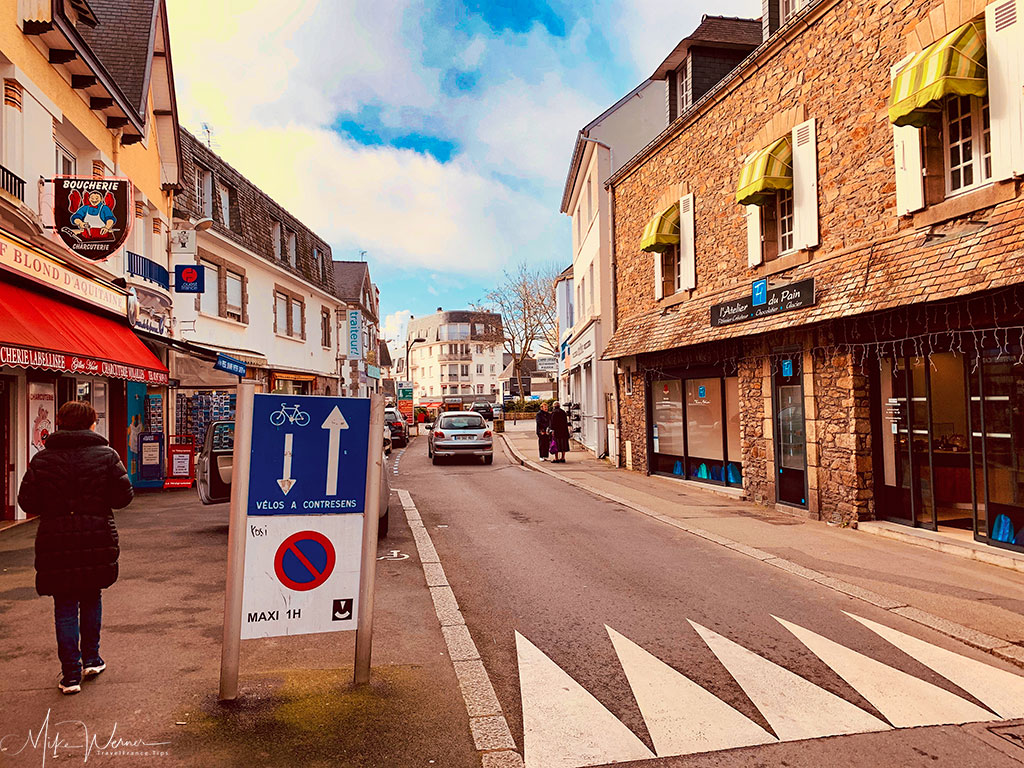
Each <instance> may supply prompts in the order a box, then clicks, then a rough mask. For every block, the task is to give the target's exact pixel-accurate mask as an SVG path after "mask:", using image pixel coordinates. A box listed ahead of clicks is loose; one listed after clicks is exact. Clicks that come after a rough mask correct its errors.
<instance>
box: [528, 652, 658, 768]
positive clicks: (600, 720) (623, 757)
mask: <svg viewBox="0 0 1024 768" xmlns="http://www.w3.org/2000/svg"><path fill="white" fill-rule="evenodd" d="M516 653H517V655H518V657H519V688H520V691H521V694H522V697H523V758H524V763H525V764H526V768H582V766H588V765H603V764H605V763H620V762H626V761H628V760H649V759H651V758H653V757H654V755H653V754H651V750H649V749H648V748H647V746H646V745H645V744H644V743H643V742H642V741H640V739H638V738H637V736H636V734H634V733H633V732H632V731H631V730H629V729H628V728H627V727H626V726H624V725H623V724H622V723H621V722H619V720H618V718H616V717H615V715H613V714H612V713H611V712H609V711H608V710H607V709H606V708H605V706H604V705H603V704H602V703H601V702H599V701H598V700H597V699H595V698H594V697H593V696H592V695H591V694H590V693H589V692H588V691H587V690H586V689H585V688H583V686H581V685H580V684H579V683H577V682H576V681H575V680H573V679H572V678H571V677H569V675H567V674H566V673H565V672H564V671H562V669H561V667H559V666H558V665H557V664H555V662H553V661H552V660H551V659H549V658H548V657H547V656H546V655H544V653H543V652H542V651H540V650H539V649H538V648H537V647H536V646H535V645H534V644H533V643H531V642H530V641H529V640H527V639H526V638H525V637H523V636H522V635H521V634H519V633H518V632H516Z"/></svg>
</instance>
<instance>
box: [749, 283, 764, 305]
mask: <svg viewBox="0 0 1024 768" xmlns="http://www.w3.org/2000/svg"><path fill="white" fill-rule="evenodd" d="M750 296H751V304H753V305H754V306H755V307H763V306H764V305H765V304H767V303H768V279H767V278H761V279H760V280H755V281H754V283H753V284H752V285H751V286H750Z"/></svg>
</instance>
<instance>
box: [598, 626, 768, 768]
mask: <svg viewBox="0 0 1024 768" xmlns="http://www.w3.org/2000/svg"><path fill="white" fill-rule="evenodd" d="M605 629H607V630H608V634H609V636H611V639H612V644H613V645H614V646H615V652H616V653H617V654H618V655H619V661H620V662H621V663H622V669H623V670H624V671H625V673H626V678H627V679H628V680H629V687H630V688H632V689H633V695H634V696H635V697H636V703H637V705H638V706H639V707H640V713H641V714H642V715H643V716H644V722H645V723H646V724H647V730H648V731H649V732H650V734H651V740H652V741H653V742H654V751H655V752H657V753H658V757H668V756H670V755H692V754H697V753H700V752H713V751H715V750H720V749H734V748H736V747H750V746H754V745H755V744H771V743H774V742H775V741H776V739H775V737H774V736H772V735H771V734H770V733H768V732H767V731H766V730H764V729H763V728H762V727H761V726H759V725H758V724H757V723H755V722H753V721H752V720H750V719H749V718H747V717H746V716H744V715H743V714H742V713H740V712H737V711H736V710H735V709H733V708H732V707H731V706H729V705H728V704H726V703H725V702H724V701H722V700H721V699H719V698H718V697H717V696H715V695H713V694H711V693H709V692H708V691H707V690H705V689H704V688H702V687H701V686H700V685H698V684H697V683H695V682H693V681H692V680H690V678H688V677H686V676H685V675H682V674H680V673H679V672H677V671H676V670H674V669H673V668H672V667H670V666H669V665H668V664H666V663H665V662H663V661H661V660H660V659H658V658H656V657H655V656H652V655H651V654H650V653H648V652H647V651H645V650H644V649H643V648H641V647H640V646H639V645H637V644H636V643H634V642H633V641H632V640H629V639H627V638H625V637H623V636H622V635H620V634H619V633H618V632H616V631H615V630H614V629H612V628H611V627H609V626H607V625H606V626H605Z"/></svg>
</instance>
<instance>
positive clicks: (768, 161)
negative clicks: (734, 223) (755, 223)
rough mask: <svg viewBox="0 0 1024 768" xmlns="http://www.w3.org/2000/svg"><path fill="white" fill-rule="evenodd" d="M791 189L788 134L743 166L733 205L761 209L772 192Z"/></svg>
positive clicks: (790, 156) (791, 171)
mask: <svg viewBox="0 0 1024 768" xmlns="http://www.w3.org/2000/svg"><path fill="white" fill-rule="evenodd" d="M792 188H793V143H792V141H791V140H790V137H789V134H787V135H785V136H783V137H782V138H781V139H778V140H777V141H775V142H773V143H771V144H769V145H768V146H767V147H765V148H764V149H762V150H761V151H760V152H758V153H757V154H756V155H754V157H753V158H752V159H751V160H750V161H749V162H747V163H746V164H744V166H743V170H742V171H740V184H739V189H738V190H737V191H736V202H737V203H739V204H740V205H764V204H765V203H766V202H768V198H769V197H771V195H772V193H773V192H775V190H777V189H792Z"/></svg>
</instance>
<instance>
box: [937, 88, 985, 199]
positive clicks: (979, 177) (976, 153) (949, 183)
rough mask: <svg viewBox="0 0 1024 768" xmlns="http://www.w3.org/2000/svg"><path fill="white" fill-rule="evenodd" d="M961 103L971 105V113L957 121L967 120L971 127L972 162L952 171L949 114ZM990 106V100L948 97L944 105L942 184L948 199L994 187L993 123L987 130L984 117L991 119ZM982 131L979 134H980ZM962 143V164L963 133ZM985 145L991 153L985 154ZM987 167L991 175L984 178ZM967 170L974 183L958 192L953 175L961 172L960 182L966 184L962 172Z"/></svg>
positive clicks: (961, 133) (960, 145) (963, 185)
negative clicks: (992, 184) (991, 184)
mask: <svg viewBox="0 0 1024 768" xmlns="http://www.w3.org/2000/svg"><path fill="white" fill-rule="evenodd" d="M962 99H967V100H968V103H969V105H970V110H969V111H967V112H964V113H961V115H960V116H959V117H958V118H957V120H958V121H959V122H961V123H963V121H964V118H966V119H967V120H968V123H969V125H970V130H971V135H970V138H969V139H968V141H970V146H971V160H970V161H968V163H969V164H968V163H963V162H961V163H960V165H958V166H957V167H956V168H954V167H953V164H952V161H951V152H952V150H953V145H952V144H951V142H950V135H951V133H952V131H951V125H952V119H951V116H950V115H951V113H950V106H951V105H952V104H953V102H954V101H956V102H959V101H960V100H962ZM989 110H990V106H989V100H988V97H987V96H984V97H979V96H955V95H951V96H947V97H946V98H945V99H943V101H942V113H941V121H942V123H941V124H942V128H941V131H940V132H941V134H942V171H943V174H942V175H943V184H944V189H945V198H946V199H949V198H952V197H957V196H959V195H962V194H966V193H967V192H973V191H974V190H976V189H979V188H981V187H984V186H986V185H988V184H990V183H992V123H991V120H989V121H988V127H987V128H986V126H985V122H986V121H985V116H986V115H990V111H989ZM979 128H980V130H978V129H979ZM960 136H961V138H960V140H959V141H957V142H956V145H957V146H959V147H960V152H961V155H960V157H961V160H962V159H963V154H962V151H963V150H962V147H963V145H964V139H963V132H962V130H961V131H960ZM986 143H987V148H988V152H987V153H986V151H985V149H986ZM986 164H987V166H988V168H987V171H988V175H986V174H985V171H986ZM966 168H970V170H971V175H972V177H973V181H972V182H971V183H970V184H963V183H961V185H960V186H959V187H957V188H956V189H953V174H954V173H956V172H960V174H961V176H960V178H961V182H962V180H963V171H964V169H966Z"/></svg>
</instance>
